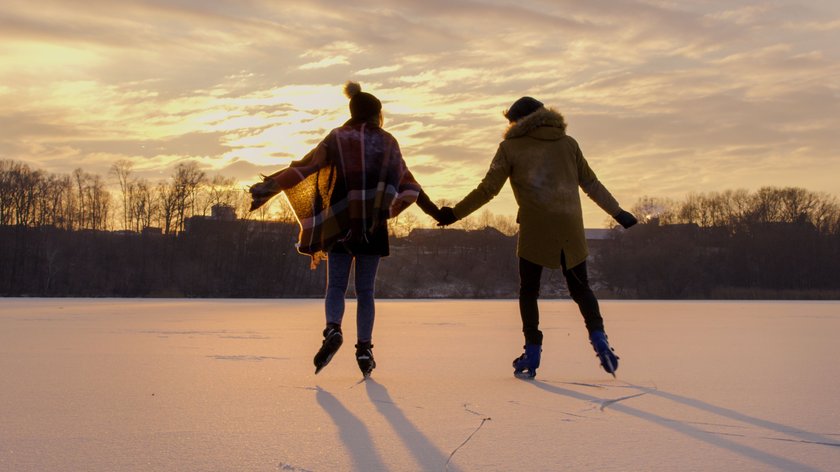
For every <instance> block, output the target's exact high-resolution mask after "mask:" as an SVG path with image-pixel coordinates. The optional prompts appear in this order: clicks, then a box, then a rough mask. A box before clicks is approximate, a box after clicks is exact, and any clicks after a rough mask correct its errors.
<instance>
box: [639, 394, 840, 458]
mask: <svg viewBox="0 0 840 472" xmlns="http://www.w3.org/2000/svg"><path fill="white" fill-rule="evenodd" d="M629 387H630V388H633V389H636V390H638V391H640V392H643V393H646V394H648V395H652V396H657V397H661V398H666V399H668V400H671V401H673V402H675V403H681V404H683V405H687V406H690V407H692V408H697V409H698V410H703V411H707V412H709V413H713V414H715V415H719V416H723V417H726V418H729V419H732V420H735V421H740V422H742V423H747V424H751V425H753V426H757V427H759V428H764V429H769V430H771V431H775V432H777V433H780V434H787V435H790V436H795V437H797V438H799V440H800V441H801V442H805V443H811V444H820V445H823V446H834V447H840V442H838V441H837V439H836V438H830V437H827V436H824V435H821V434H818V433H812V432H809V431H805V430H803V429H799V428H794V427H793V426H787V425H783V424H780V423H775V422H773V421H768V420H763V419H761V418H756V417H754V416H749V415H745V414H743V413H740V412H737V411H735V410H730V409H729V408H723V407H720V406H716V405H712V404H710V403H706V402H704V401H702V400H697V399H694V398H688V397H684V396H682V395H676V394H673V393H668V392H662V391H660V390H657V389H655V388H650V387H642V386H638V385H632V384H630V385H629Z"/></svg>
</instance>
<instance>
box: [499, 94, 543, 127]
mask: <svg viewBox="0 0 840 472" xmlns="http://www.w3.org/2000/svg"><path fill="white" fill-rule="evenodd" d="M542 107H543V103H542V102H541V101H539V100H537V99H536V98H532V97H522V98H520V99H519V100H517V101H515V102H513V105H511V106H510V108H508V109H507V111H505V113H504V115H505V118H507V119H508V121H510V122H511V123H513V122H514V121H519V120H520V119H522V118H525V117H526V116H528V115H530V114H531V113H533V112H535V111H537V110H539V109H540V108H542Z"/></svg>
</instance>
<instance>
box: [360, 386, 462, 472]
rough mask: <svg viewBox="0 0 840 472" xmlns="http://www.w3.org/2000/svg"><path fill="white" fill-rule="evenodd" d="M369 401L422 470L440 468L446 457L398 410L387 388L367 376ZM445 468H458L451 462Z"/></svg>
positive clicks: (442, 466) (443, 464) (366, 387)
mask: <svg viewBox="0 0 840 472" xmlns="http://www.w3.org/2000/svg"><path fill="white" fill-rule="evenodd" d="M365 389H366V390H367V394H368V397H369V398H370V401H371V402H373V404H374V405H375V406H376V409H377V411H379V413H380V414H382V416H384V417H385V419H387V420H388V422H389V423H391V427H393V428H394V431H396V432H397V435H399V437H400V440H401V441H402V442H403V444H405V447H407V448H408V450H409V451H411V455H413V456H414V459H415V460H416V461H417V464H418V465H419V466H420V468H421V469H422V470H442V469H443V468H444V466H445V464H446V460H447V457H446V455H445V454H444V453H442V452H441V451H440V449H438V448H437V447H435V445H434V444H432V442H431V441H429V438H427V437H426V436H425V435H424V434H423V433H422V432H420V430H418V429H417V427H416V426H414V424H412V423H411V421H410V420H409V419H408V418H407V417H406V416H405V413H403V412H402V410H400V408H399V407H398V406H397V404H396V403H395V402H394V400H393V399H392V398H391V395H389V394H388V389H386V388H385V386H383V385H382V384H380V383H378V382H377V381H375V380H373V379H372V378H369V379H367V380H366V381H365ZM447 470H458V468H457V467H455V466H454V465H453V464H451V463H450V464H449V468H448V469H447Z"/></svg>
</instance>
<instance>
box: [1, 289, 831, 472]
mask: <svg viewBox="0 0 840 472" xmlns="http://www.w3.org/2000/svg"><path fill="white" fill-rule="evenodd" d="M354 310H355V303H354V302H352V301H349V302H348V305H347V317H346V318H345V323H344V331H345V339H346V341H345V345H344V346H343V347H342V348H341V350H340V351H339V352H338V354H336V357H335V358H334V359H333V361H332V363H331V364H330V365H329V366H327V367H326V368H325V369H324V370H323V371H322V372H321V373H320V374H319V375H318V376H315V375H314V374H313V371H314V367H313V365H312V356H313V355H314V354H315V351H316V350H317V349H318V347H319V346H320V343H321V330H322V328H323V323H324V322H323V305H322V302H321V301H320V300H259V301H254V300H107V299H106V300H101V299H100V300H77V299H0V470H3V471H45V470H71V471H75V470H84V471H134V470H137V471H150V470H151V471H171V470H179V471H210V470H213V471H216V470H218V471H297V472H302V471H313V472H315V471H349V470H359V471H379V470H389V471H418V470H423V471H426V470H428V471H446V470H451V471H515V470H536V471H559V470H564V471H591V470H599V471H677V470H678V471H723V470H733V471H734V470H737V471H768V470H771V471H772V470H780V471H817V470H821V471H830V470H835V471H836V470H840V375H838V374H840V367H839V365H840V364H838V359H840V355H838V354H840V348H838V345H840V344H838V342H837V339H836V337H837V333H840V302H621V301H605V302H603V303H602V311H603V313H604V315H605V319H606V325H607V330H608V333H609V335H610V341H611V342H612V344H613V346H614V347H615V349H616V351H617V353H618V354H619V356H621V364H620V368H619V370H618V379H617V380H614V379H612V377H611V376H609V375H608V374H606V373H605V372H603V371H602V370H601V369H600V368H599V367H598V365H597V360H596V357H595V354H594V352H593V351H592V349H591V348H590V346H589V344H588V342H587V339H586V335H585V331H584V328H583V321H582V319H581V317H580V315H579V314H578V312H577V309H576V307H575V305H574V304H573V303H572V302H571V301H543V302H542V304H541V311H542V318H543V323H542V328H543V331H544V332H545V344H544V350H543V360H542V367H541V368H540V369H539V371H538V375H537V378H536V379H535V380H533V381H527V380H518V379H515V378H514V377H513V375H512V368H511V361H512V360H513V358H514V357H516V356H518V355H519V354H520V353H521V347H522V344H523V342H522V337H521V334H520V332H519V315H518V311H517V302H516V301H515V300H503V301H447V300H435V301H384V300H380V301H378V304H377V322H376V327H375V331H374V345H375V348H374V354H375V355H376V361H377V368H376V370H375V371H374V372H373V377H372V379H370V380H369V381H367V382H359V380H360V378H361V374H360V372H359V370H358V368H357V366H356V363H355V359H354V358H353V352H354V350H353V348H352V345H353V341H354V340H355V323H354V321H355V316H354V314H355V313H354Z"/></svg>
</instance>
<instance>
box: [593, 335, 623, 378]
mask: <svg viewBox="0 0 840 472" xmlns="http://www.w3.org/2000/svg"><path fill="white" fill-rule="evenodd" d="M589 342H590V343H592V348H593V349H595V353H596V354H597V355H598V359H599V360H600V361H601V367H603V368H604V370H605V371H607V373H609V374H612V376H613V377H615V371H616V370H618V356H616V355H615V351H614V350H613V348H612V347H610V343H609V341H607V335H606V333H604V332H603V331H593V332H592V334H590V335H589Z"/></svg>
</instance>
